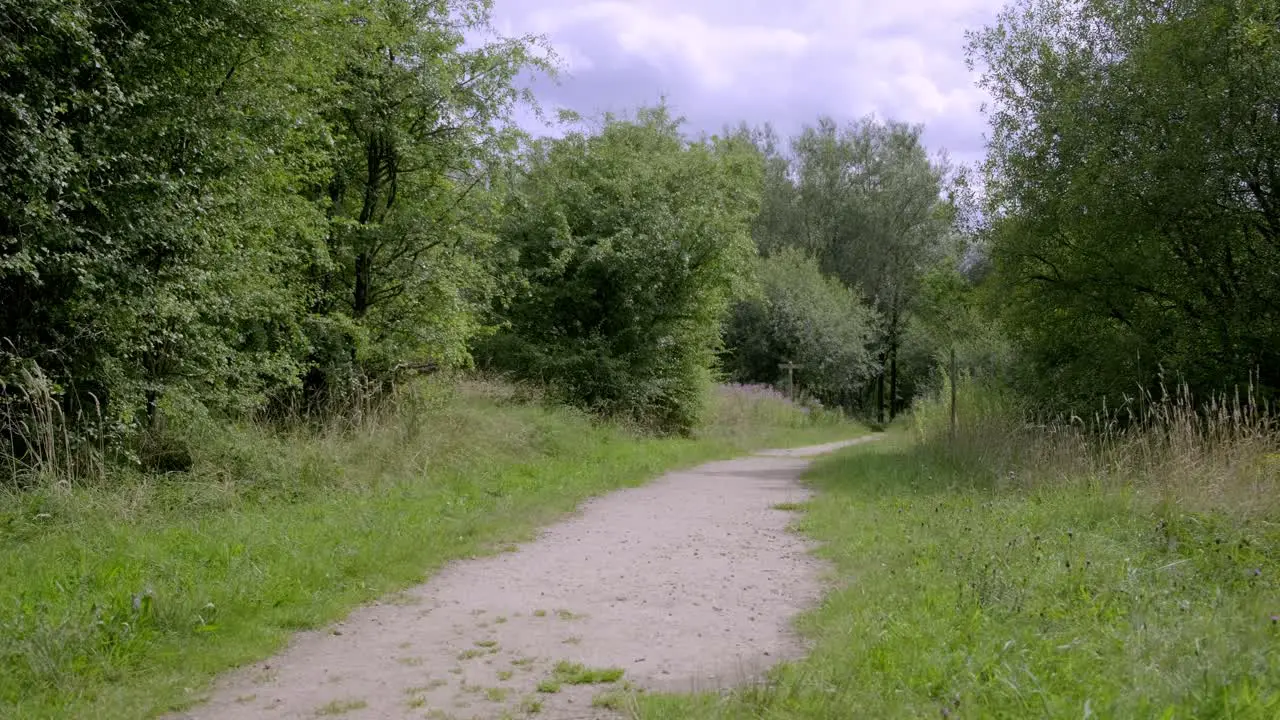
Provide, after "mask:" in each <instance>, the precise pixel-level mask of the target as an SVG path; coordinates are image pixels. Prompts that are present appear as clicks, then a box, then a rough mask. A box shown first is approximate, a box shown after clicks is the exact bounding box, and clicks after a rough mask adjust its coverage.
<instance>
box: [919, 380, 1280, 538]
mask: <svg viewBox="0 0 1280 720" xmlns="http://www.w3.org/2000/svg"><path fill="white" fill-rule="evenodd" d="M959 396H960V402H959V423H958V426H959V427H958V432H957V434H956V437H955V438H954V439H949V438H948V437H947V436H948V426H947V417H946V408H945V407H944V406H942V405H940V404H936V403H928V402H922V403H919V404H918V405H917V407H916V412H915V414H914V416H913V420H912V424H911V427H912V430H913V432H914V434H915V435H916V439H917V440H918V441H919V443H920V446H921V448H922V449H926V450H932V451H933V452H937V453H942V454H945V455H946V456H947V457H948V459H949V460H950V461H952V462H959V463H962V464H963V465H965V466H966V467H967V468H968V469H969V470H970V471H971V472H972V473H973V474H974V475H975V476H977V477H984V478H986V479H988V480H989V481H990V482H991V483H992V484H993V485H994V486H995V487H1005V486H1015V487H1034V486H1037V485H1043V484H1050V485H1061V484H1064V483H1072V484H1079V483H1085V484H1090V485H1097V486H1107V487H1122V486H1132V487H1135V488H1140V489H1142V490H1143V491H1145V492H1146V493H1147V494H1148V495H1150V496H1152V497H1153V498H1156V499H1158V500H1159V501H1160V502H1164V503H1171V504H1174V505H1177V506H1179V507H1183V508H1185V509H1187V510H1192V511H1218V510H1221V511H1226V512H1231V513H1233V514H1237V515H1239V516H1241V517H1262V516H1268V515H1275V514H1277V513H1278V512H1280V494H1277V493H1276V489H1277V484H1278V481H1280V427H1277V422H1276V419H1275V417H1274V416H1273V414H1272V412H1271V408H1269V407H1267V406H1266V405H1265V404H1264V403H1262V402H1258V401H1254V400H1253V399H1252V398H1253V396H1254V393H1253V392H1252V390H1251V389H1249V390H1247V391H1245V392H1242V393H1235V394H1232V395H1230V396H1218V397H1214V398H1210V399H1209V400H1207V401H1204V402H1197V401H1196V400H1195V399H1194V398H1192V397H1191V395H1190V393H1189V391H1188V390H1187V389H1186V387H1185V386H1183V387H1179V388H1178V389H1177V390H1176V391H1175V392H1165V393H1162V394H1161V395H1160V396H1159V397H1156V396H1151V395H1145V396H1143V397H1141V398H1137V399H1128V400H1126V402H1125V403H1124V404H1123V405H1122V406H1121V407H1119V408H1112V409H1106V408H1104V409H1103V410H1100V411H1099V412H1098V413H1096V414H1095V415H1094V416H1093V417H1090V418H1081V417H1078V416H1070V417H1050V418H1042V417H1036V416H1035V415H1034V414H1032V413H1030V412H1028V411H1027V410H1026V409H1025V408H1022V407H1020V406H1019V404H1018V403H1017V402H1016V400H1014V399H1013V398H1012V397H1011V396H1010V395H1008V394H1006V393H1003V392H1001V391H998V390H994V389H992V388H989V387H981V386H977V385H974V384H972V383H963V384H962V385H961V387H960V388H959Z"/></svg>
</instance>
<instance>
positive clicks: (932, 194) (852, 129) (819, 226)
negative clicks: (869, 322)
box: [764, 118, 953, 419]
mask: <svg viewBox="0 0 1280 720" xmlns="http://www.w3.org/2000/svg"><path fill="white" fill-rule="evenodd" d="M921 131H922V128H920V127H919V126H909V125H904V124H901V123H894V122H888V123H882V122H878V121H876V120H873V119H866V120H862V121H860V122H857V123H853V124H850V125H849V126H847V127H844V128H841V127H840V126H838V125H837V124H836V123H835V122H834V121H833V120H831V119H829V118H823V119H821V120H819V122H818V124H817V125H816V126H811V127H808V128H805V129H804V131H803V132H801V133H800V135H799V136H797V137H796V138H795V139H793V140H792V143H791V154H792V170H791V173H790V174H789V175H790V176H792V177H794V183H795V191H794V195H792V196H790V197H788V195H787V194H786V193H785V192H778V193H775V194H774V195H772V197H776V198H778V199H779V205H778V206H775V208H774V209H775V211H776V212H779V213H780V214H791V215H793V217H794V219H793V220H792V221H791V222H789V223H787V224H785V225H784V227H789V228H795V229H796V230H795V231H798V233H799V237H794V238H788V237H786V236H783V237H765V238H764V247H765V248H766V249H767V248H771V247H773V246H776V245H778V244H780V243H786V244H795V245H798V246H800V247H803V248H805V249H807V250H808V251H809V252H811V253H813V254H814V255H815V256H816V257H817V258H818V259H819V261H820V262H821V265H822V268H823V270H825V271H826V272H828V273H831V274H833V275H835V276H837V277H839V278H840V279H841V280H843V281H844V283H845V284H846V285H847V286H849V287H856V288H859V289H860V290H861V292H862V293H863V294H864V296H865V297H866V299H867V301H868V302H869V303H871V305H872V307H873V308H875V310H876V312H877V314H878V316H879V318H880V327H879V355H880V358H879V361H880V365H881V367H882V371H881V373H880V374H879V376H878V380H877V398H876V401H875V405H876V408H877V410H876V412H877V415H878V416H880V419H883V416H884V412H885V409H886V405H887V409H888V412H889V415H890V416H891V417H892V416H893V415H894V414H895V413H896V412H897V411H898V410H899V409H900V408H901V407H902V403H901V401H900V399H899V397H898V396H899V372H898V369H899V368H898V360H899V350H900V348H901V345H902V339H903V331H904V328H905V326H906V323H907V316H908V313H909V308H910V306H911V302H912V299H913V298H914V296H915V293H916V290H917V287H918V284H919V279H920V277H921V276H922V275H923V273H924V272H925V270H926V269H927V268H929V267H931V266H932V265H933V264H934V263H935V262H936V260H937V258H938V256H939V252H940V245H941V240H942V238H943V237H944V236H945V234H946V233H947V232H949V230H950V224H951V220H952V217H953V213H952V210H951V209H950V207H949V205H948V203H947V202H946V200H945V198H944V196H943V190H944V180H945V179H946V177H947V174H948V172H949V168H948V166H947V165H946V164H945V163H944V162H934V161H932V160H930V158H929V156H928V153H927V152H926V150H925V148H924V146H923V145H922V144H921V143H920V133H921ZM774 225H777V223H775V224H774ZM795 231H791V232H795ZM886 383H887V385H888V387H887V388H886Z"/></svg>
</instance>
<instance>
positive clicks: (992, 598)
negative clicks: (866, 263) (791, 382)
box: [636, 417, 1280, 720]
mask: <svg viewBox="0 0 1280 720" xmlns="http://www.w3.org/2000/svg"><path fill="white" fill-rule="evenodd" d="M1184 421H1185V422H1184ZM1162 422H1163V423H1164V424H1161V425H1160V426H1159V427H1156V428H1148V429H1145V430H1139V431H1135V432H1133V433H1129V434H1126V435H1125V436H1123V437H1112V438H1111V439H1107V438H1106V437H1105V436H1103V437H1101V438H1100V439H1099V438H1098V437H1094V438H1093V439H1090V438H1087V437H1085V436H1084V435H1082V434H1078V433H1071V432H1067V431H1066V429H1065V428H1063V427H1050V428H1041V429H1035V430H1027V429H1025V428H1023V429H1018V428H1014V427H1008V426H1005V427H1001V428H994V427H989V428H987V430H991V431H992V432H983V431H982V430H983V428H979V429H978V431H977V432H970V433H966V434H963V435H962V437H961V438H959V439H958V440H957V441H955V442H953V443H947V442H944V441H943V440H942V439H937V436H938V435H939V433H930V432H928V431H927V430H928V428H926V429H925V430H926V431H925V432H914V433H913V432H907V431H899V432H897V433H894V434H892V435H891V436H889V437H887V438H884V439H883V441H882V442H878V443H873V444H871V445H869V446H861V447H858V448H854V449H851V450H849V451H846V452H843V453H841V454H838V455H836V456H833V457H830V458H827V459H825V460H822V461H820V462H819V463H818V464H816V465H815V466H814V468H813V469H812V471H811V472H810V474H809V476H808V479H809V481H810V482H811V483H812V484H813V485H814V486H816V487H817V488H818V489H819V490H820V493H819V495H818V497H817V498H816V499H815V500H813V501H812V502H811V503H810V505H809V507H808V508H807V513H806V516H805V518H804V520H803V521H802V525H803V529H804V531H805V532H807V533H809V534H811V535H812V536H814V537H815V538H817V539H819V540H821V541H823V542H824V543H825V549H824V550H823V555H824V556H825V557H827V558H829V559H830V560H831V561H832V563H833V564H834V567H835V571H836V583H837V584H836V587H835V588H834V589H833V591H832V592H831V593H830V594H829V596H828V597H827V598H826V599H825V601H824V602H823V603H822V605H821V607H820V608H818V609H816V610H815V611H813V612H811V613H809V614H808V615H806V616H804V617H803V618H802V620H801V623H800V626H801V628H802V630H803V632H804V633H805V634H806V635H808V636H809V637H811V638H812V639H813V640H814V642H815V645H814V649H813V652H812V654H811V655H810V656H809V657H808V658H806V659H804V660H802V661H799V662H795V663H792V664H788V665H784V666H782V667H780V668H777V669H776V670H775V671H774V672H773V673H772V674H771V676H770V678H769V679H768V680H767V681H765V682H762V683H760V684H757V685H754V686H750V687H746V688H743V689H741V690H738V691H736V692H734V693H731V694H730V695H728V696H726V697H719V696H713V695H703V696H693V697H689V696H655V697H645V696H641V697H640V698H639V699H638V703H639V706H638V710H637V711H636V715H637V716H638V717H641V718H646V719H648V720H653V719H656V718H672V719H674V718H815V719H817V718H837V717H857V718H862V717H865V718H929V717H931V718H938V717H942V718H1027V717H1047V718H1073V719H1078V718H1164V719H1170V720H1171V719H1173V718H1258V719H1259V720H1261V719H1263V718H1276V717H1280V522H1278V520H1280V512H1277V509H1280V500H1278V499H1277V497H1276V491H1277V485H1278V484H1280V483H1278V482H1277V469H1280V464H1278V463H1277V456H1276V455H1274V452H1275V437H1274V435H1273V434H1269V433H1263V434H1258V433H1250V432H1247V431H1245V432H1241V431H1240V428H1236V429H1235V430H1233V429H1231V428H1225V429H1224V428H1223V426H1222V425H1221V424H1218V425H1217V426H1216V427H1215V423H1214V422H1213V421H1212V420H1211V421H1209V422H1208V423H1207V425H1208V427H1207V430H1206V423H1204V422H1199V424H1198V425H1196V422H1195V421H1192V420H1190V419H1189V418H1187V417H1183V418H1182V420H1178V419H1177V418H1170V419H1169V420H1168V422H1164V421H1162ZM1179 423H1182V424H1181V425H1180V424H1179ZM1193 425H1194V427H1193ZM1264 429H1268V430H1269V428H1264ZM995 430H999V432H995ZM1246 430H1247V429H1246ZM1215 438H1216V439H1215Z"/></svg>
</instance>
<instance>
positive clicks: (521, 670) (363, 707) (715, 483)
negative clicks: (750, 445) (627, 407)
mask: <svg viewBox="0 0 1280 720" xmlns="http://www.w3.org/2000/svg"><path fill="white" fill-rule="evenodd" d="M864 439H865V438H864ZM854 442H859V441H850V442H845V443H832V444H829V445H821V446H815V447H809V448H800V449H794V450H775V451H767V452H763V453H758V454H756V455H753V456H751V457H746V458H741V459H738V460H731V461H727V462H714V463H709V464H707V465H703V466H701V467H698V468H695V469H692V470H688V471H683V472H675V473H671V474H669V475H666V476H664V477H662V478H661V479H659V480H657V481H655V482H653V483H650V484H648V485H646V486H644V487H641V488H636V489H630V490H623V491H619V492H615V493H613V494H610V495H607V496H604V497H601V498H598V499H596V500H592V501H590V502H588V503H587V504H585V505H584V506H583V508H582V510H581V512H579V513H578V514H576V515H575V516H573V517H572V518H570V519H568V520H566V521H564V522H561V523H559V524H557V525H555V526H553V527H551V528H549V529H547V530H546V531H544V532H543V533H542V534H541V536H540V537H539V538H538V539H537V540H536V541H534V542H532V543H529V544H527V545H524V546H522V547H520V548H519V549H518V550H516V551H514V552H509V553H505V554H502V555H498V556H495V557H490V558H483V559H477V560H468V561H465V562H459V563H455V564H453V565H451V566H449V567H448V568H446V569H445V570H444V571H442V572H440V573H438V574H437V575H435V576H434V577H433V578H432V579H431V580H430V582H428V583H426V584H424V585H421V586H419V587H416V588H413V589H411V590H408V591H406V592H403V593H399V594H397V595H395V596H393V597H391V598H386V599H384V600H383V601H382V602H381V603H378V604H374V605H371V606H368V607H364V608H361V609H359V610H357V611H355V612H354V613H352V614H351V615H350V616H349V617H348V618H347V619H346V620H345V621H343V622H341V623H338V624H337V625H335V626H333V627H331V628H329V629H326V630H324V631H322V632H308V633H302V634H300V635H298V636H297V638H296V639H295V640H294V641H293V642H292V643H291V645H290V647H289V648H288V649H287V650H286V651H285V652H284V653H282V654H281V655H279V656H277V657H275V658H272V659H271V660H269V661H267V662H265V663H260V664H257V665H254V666H252V667H248V668H245V669H243V670H241V671H238V672H236V673H233V674H231V675H229V676H228V677H226V678H225V679H224V680H223V681H222V682H221V683H219V684H218V686H217V687H216V688H215V690H214V692H213V693H212V696H211V698H210V699H209V702H208V703H207V704H205V705H203V706H201V707H197V708H195V709H193V710H192V711H190V712H188V713H186V714H183V715H179V716H177V717H180V718H189V719H191V720H195V719H204V718H207V719H209V720H241V719H246V720H247V719H249V718H316V717H342V718H351V719H353V720H363V719H365V718H396V719H399V718H459V719H460V718H486V719H490V718H504V717H524V716H526V715H527V714H528V711H529V710H532V709H533V705H534V704H535V703H536V704H537V705H538V706H539V711H538V712H537V714H536V717H538V718H551V719H552V720H569V719H571V718H614V717H618V716H617V714H614V713H611V712H610V711H608V710H606V709H602V708H596V707H592V699H593V698H594V697H595V696H597V695H598V694H600V693H602V692H606V691H608V690H610V689H612V688H618V687H622V685H623V683H625V682H629V683H632V684H634V685H635V686H637V687H641V688H646V689H653V690H666V691H689V690H706V689H711V688H717V687H723V686H726V685H732V684H737V683H740V682H742V681H744V680H747V679H750V678H751V677H754V676H758V675H759V674H760V673H761V672H762V671H763V670H764V669H765V668H766V667H768V666H769V665H771V664H773V663H774V662H777V661H778V660H781V659H784V658H787V657H792V656H795V655H797V654H798V653H800V652H802V651H803V649H804V648H803V646H802V645H801V643H800V642H799V640H798V639H797V638H796V637H795V636H794V635H793V633H792V632H791V627H790V620H791V618H792V617H793V616H794V615H795V614H796V613H797V612H799V611H801V610H803V609H804V608H806V607H807V606H809V605H811V604H812V603H813V602H815V601H816V600H817V598H818V593H819V591H820V582H819V581H820V577H819V576H820V571H821V566H820V565H819V564H818V562H817V561H816V560H815V559H814V558H813V557H812V556H811V555H810V554H809V553H808V551H809V549H810V547H809V545H808V544H807V543H806V542H805V541H804V540H803V539H801V538H800V537H798V536H796V535H794V534H792V533H790V532H788V530H787V527H788V525H789V524H790V523H791V522H792V520H793V519H794V515H793V514H791V513H789V512H786V511H785V510H782V509H777V508H776V507H775V506H777V505H779V504H782V503H791V502H797V501H802V500H804V499H805V498H806V497H807V493H806V491H805V490H804V489H803V488H802V487H801V486H800V485H799V484H798V483H797V478H798V476H799V475H800V473H801V471H802V470H803V469H804V468H805V466H806V465H807V464H808V462H809V460H808V459H807V458H810V457H812V456H815V455H819V454H822V453H825V452H829V451H832V450H835V449H837V448H840V447H844V446H846V445H849V444H852V443H854ZM562 661H563V662H571V663H581V664H583V665H585V666H586V667H587V668H589V669H596V668H619V669H621V670H623V671H624V673H625V674H624V675H623V680H622V681H620V682H618V683H612V684H610V683H600V684H583V685H571V684H563V685H562V687H561V689H560V690H559V691H558V692H538V690H537V687H538V685H539V683H540V682H545V681H548V680H550V679H552V678H554V676H555V666H556V664H557V663H559V662H562ZM545 689H550V688H549V687H548V688H545ZM530 716H532V715H530Z"/></svg>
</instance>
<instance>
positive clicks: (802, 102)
mask: <svg viewBox="0 0 1280 720" xmlns="http://www.w3.org/2000/svg"><path fill="white" fill-rule="evenodd" d="M1002 4H1003V0H924V1H920V0H917V2H903V1H899V2H892V1H885V0H794V1H793V2H785V1H777V0H678V1H677V0H631V1H629V2H626V1H623V0H497V3H496V8H495V12H496V15H497V19H498V21H499V24H500V26H501V27H504V28H509V29H510V30H514V31H519V32H535V33H541V34H545V35H547V36H548V37H549V38H550V40H551V42H552V44H553V45H555V46H556V47H557V49H558V50H559V52H560V54H561V55H562V57H563V58H564V59H565V61H566V62H565V64H566V66H567V67H566V69H567V70H568V77H566V78H565V79H564V80H563V81H562V83H561V84H560V86H559V87H557V88H553V89H549V90H548V92H549V93H550V94H551V97H549V98H548V100H549V102H551V103H554V104H558V105H568V106H570V107H574V108H575V109H578V110H581V111H584V112H592V111H595V110H599V109H609V110H619V109H624V108H625V107H634V106H636V105H640V104H645V103H650V102H653V101H655V100H656V99H657V95H658V94H659V93H663V94H666V95H668V98H669V100H670V101H671V102H672V103H673V104H674V105H675V106H676V108H677V109H678V110H680V111H681V112H683V113H684V114H686V115H688V116H689V117H690V119H691V121H692V122H693V123H694V124H695V129H703V130H715V129H717V128H718V127H719V126H721V125H723V124H726V123H736V122H737V121H739V120H743V119H745V120H748V121H750V122H761V121H763V120H766V119H770V120H773V121H774V122H775V124H777V125H778V126H779V128H780V129H782V130H783V131H784V132H789V131H790V130H792V129H794V128H795V127H797V126H799V125H800V124H801V123H803V122H808V121H812V120H813V119H814V118H815V117H816V116H817V115H818V114H830V115H833V116H836V117H837V118H846V119H852V118H855V117H858V116H861V115H865V114H868V113H875V114H876V115H878V116H880V117H889V118H895V119H901V120H906V121H910V122H921V123H925V124H926V126H927V127H928V128H929V130H928V138H929V139H930V140H931V141H932V142H934V143H935V144H937V143H938V142H939V141H941V140H945V142H946V143H947V144H949V145H951V148H950V149H951V150H952V151H953V155H955V156H956V157H957V159H960V160H962V161H972V160H975V159H977V157H978V156H979V155H980V153H981V145H982V137H981V133H982V128H983V127H984V125H985V124H984V122H983V120H982V117H981V115H980V110H979V108H980V107H981V104H982V101H983V94H982V93H981V92H980V91H979V90H978V89H977V88H976V87H975V86H974V78H973V77H972V76H971V74H970V73H969V71H968V70H967V69H966V67H965V64H964V31H965V30H967V29H976V28H977V27H980V26H981V25H982V24H984V23H987V22H990V21H991V20H992V19H993V18H994V16H995V14H996V12H997V11H998V10H999V8H1000V6H1001V5H1002Z"/></svg>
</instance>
